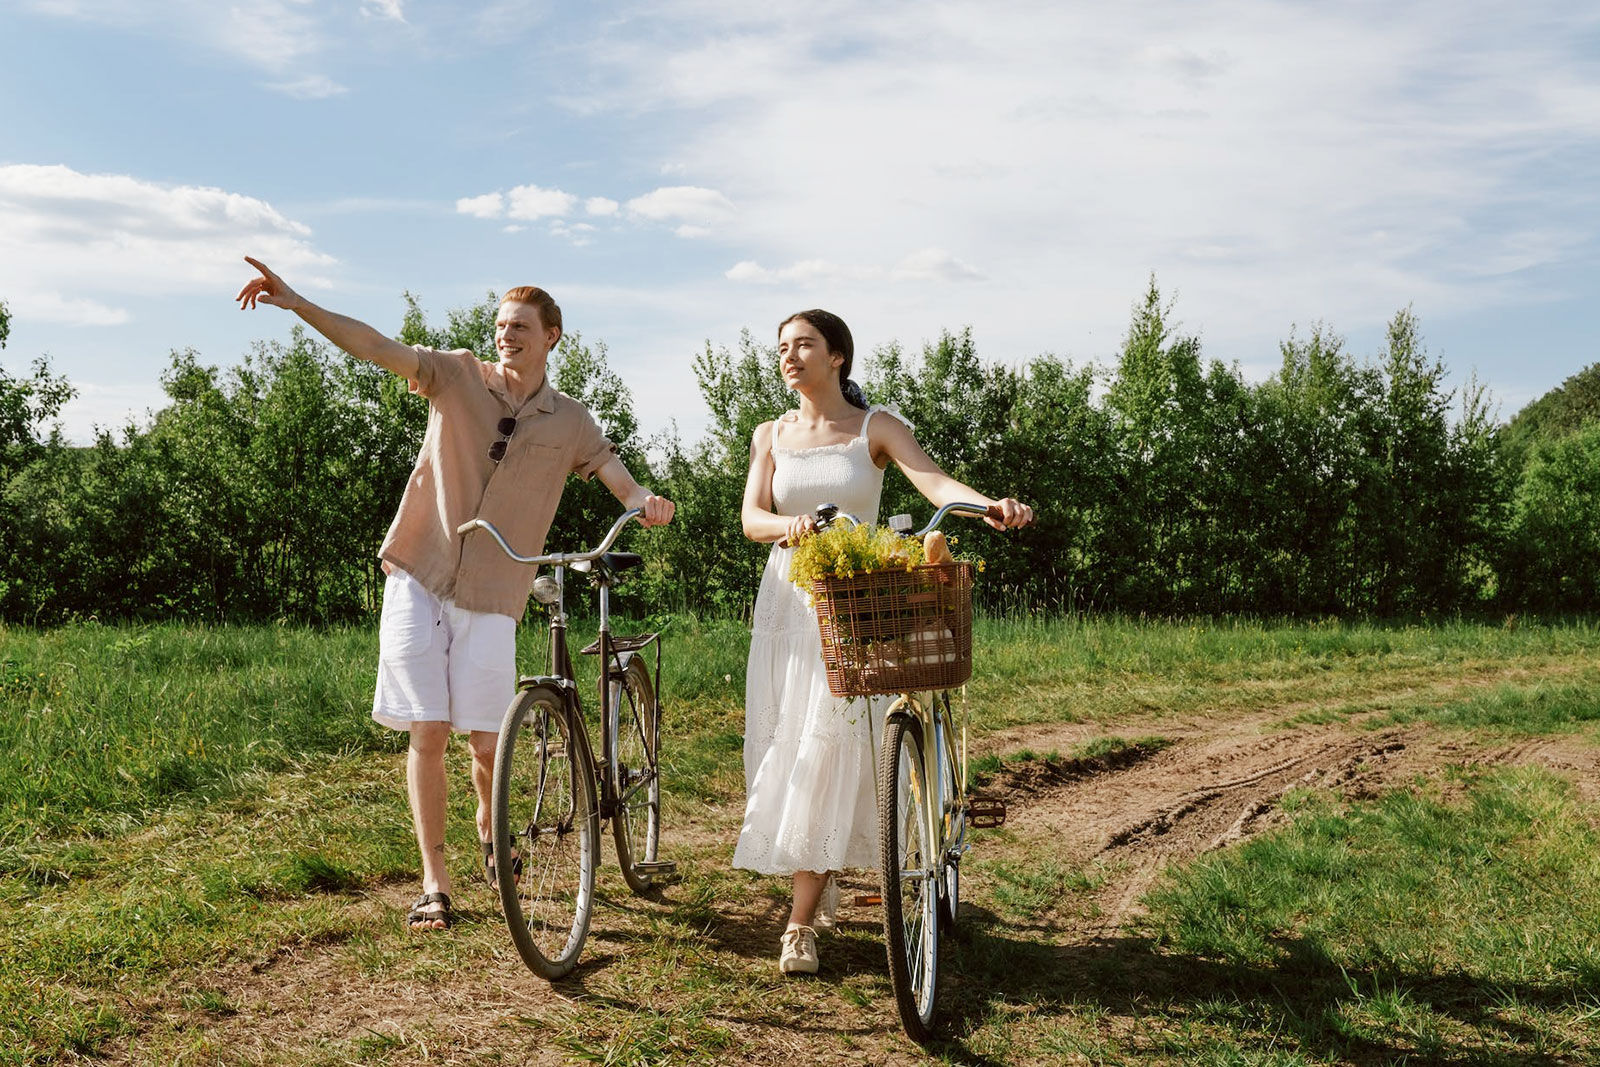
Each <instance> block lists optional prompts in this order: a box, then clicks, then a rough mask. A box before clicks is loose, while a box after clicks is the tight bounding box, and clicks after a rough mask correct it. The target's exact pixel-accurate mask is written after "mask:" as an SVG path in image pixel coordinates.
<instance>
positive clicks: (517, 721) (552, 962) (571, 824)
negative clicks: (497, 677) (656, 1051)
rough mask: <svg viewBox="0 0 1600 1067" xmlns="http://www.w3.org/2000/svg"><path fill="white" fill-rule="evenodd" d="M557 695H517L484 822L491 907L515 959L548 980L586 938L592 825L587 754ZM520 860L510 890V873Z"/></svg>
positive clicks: (561, 971) (541, 689)
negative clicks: (493, 887) (491, 861)
mask: <svg viewBox="0 0 1600 1067" xmlns="http://www.w3.org/2000/svg"><path fill="white" fill-rule="evenodd" d="M576 730H577V727H576V725H575V724H574V723H573V721H572V716H571V715H570V714H569V712H568V710H567V705H566V702H565V700H564V699H563V697H562V694H561V693H560V692H559V691H558V690H556V689H555V688H554V687H552V686H546V685H537V686H534V687H533V688H531V689H525V690H522V691H520V692H518V693H517V696H516V698H515V699H514V700H513V701H512V702H511V707H510V708H508V709H507V710H506V717H505V720H504V721H503V722H502V723H501V725H500V742H499V747H498V748H497V749H496V751H495V766H494V793H493V799H492V817H493V824H494V825H493V831H494V855H495V871H496V881H497V882H498V883H499V887H500V905H501V907H502V908H503V909H504V912H505V917H506V925H507V926H508V927H509V928H510V930H511V940H512V942H513V943H514V944H515V945H516V946H517V952H518V954H519V955H521V957H522V960H523V962H524V963H526V964H527V965H528V967H529V969H531V970H532V971H533V972H534V973H535V974H538V975H540V976H542V977H544V978H548V979H551V980H554V979H556V978H560V977H562V976H563V975H566V974H568V973H570V972H571V970H572V968H573V967H575V966H577V963H578V954H579V953H580V952H582V951H583V942H584V939H585V938H587V937H588V935H589V916H590V913H591V911H592V909H593V907H594V872H595V864H596V862H597V859H598V854H599V852H598V850H599V833H600V824H599V818H598V815H597V813H596V811H595V802H594V768H593V766H592V765H591V763H590V757H589V750H588V748H587V747H586V746H585V744H584V740H583V738H582V737H581V736H578V735H577V732H576ZM518 855H520V856H521V857H522V877H521V881H520V882H519V881H518V880H517V879H516V877H515V874H514V871H513V868H512V864H513V862H514V861H515V857H516V856H518Z"/></svg>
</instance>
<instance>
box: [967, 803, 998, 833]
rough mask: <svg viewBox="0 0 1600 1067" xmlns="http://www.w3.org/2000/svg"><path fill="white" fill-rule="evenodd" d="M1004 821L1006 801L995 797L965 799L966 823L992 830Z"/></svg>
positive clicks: (979, 828) (977, 827) (975, 827)
mask: <svg viewBox="0 0 1600 1067" xmlns="http://www.w3.org/2000/svg"><path fill="white" fill-rule="evenodd" d="M1005 823H1006V802H1005V801H1003V800H1000V799H997V798H995V797H972V798H970V799H968V801H967V825H968V826H971V827H973V828H974V829H978V830H993V829H994V828H995V827H997V826H1004V825H1005Z"/></svg>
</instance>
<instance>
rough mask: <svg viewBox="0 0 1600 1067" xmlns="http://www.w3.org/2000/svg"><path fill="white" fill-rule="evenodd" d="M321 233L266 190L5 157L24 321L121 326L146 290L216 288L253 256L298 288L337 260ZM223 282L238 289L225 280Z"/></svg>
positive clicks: (2, 175)
mask: <svg viewBox="0 0 1600 1067" xmlns="http://www.w3.org/2000/svg"><path fill="white" fill-rule="evenodd" d="M310 237H311V231H310V230H309V229H308V228H307V227H306V226H305V225H304V224H302V223H299V222H296V221H294V220H293V219H290V218H287V217H285V216H284V215H282V214H281V213H280V212H278V211H277V210H276V209H275V208H273V207H272V206H271V205H270V204H268V203H266V202H265V201H263V200H259V199H256V198H255V197H250V196H244V195H242V194H239V193H230V192H227V191H225V190H222V189H216V188H208V187H200V186H191V185H179V186H169V185H160V184H157V183H154V182H148V181H143V180H141V179H139V178H135V177H132V176H130V175H123V174H83V173H80V172H78V171H75V170H72V169H71V168H69V167H64V166H34V165H28V164H16V165H11V166H0V292H8V293H16V294H18V295H17V297H16V306H15V311H16V313H17V316H18V319H19V321H20V320H21V319H23V318H24V317H28V318H35V319H38V320H41V321H51V322H76V323H82V324H92V325H113V324H120V323H122V322H126V321H128V319H129V318H130V317H131V316H136V315H137V305H138V301H139V299H140V298H141V297H143V296H156V295H166V294H173V293H206V294H210V293H214V292H217V291H218V289H219V282H218V279H219V278H228V279H232V278H234V277H238V278H239V279H240V280H241V281H242V280H243V279H244V277H246V276H248V274H249V268H248V267H246V266H244V265H243V264H242V263H241V262H240V257H241V256H242V255H244V254H245V253H250V254H253V255H255V256H256V257H257V258H259V259H262V260H264V261H265V262H267V263H268V264H270V265H272V266H273V267H274V268H277V269H281V270H282V271H284V272H285V273H288V274H290V276H291V277H293V278H294V279H295V281H296V284H297V285H304V286H308V287H319V286H325V285H327V284H328V282H327V279H326V277H325V276H324V275H323V274H322V273H321V272H322V271H324V270H325V269H326V268H328V267H331V266H332V265H333V264H334V262H335V261H334V259H333V258H332V257H331V256H328V255H325V254H323V253H321V252H318V251H317V250H316V249H315V248H313V247H312V245H311V242H310ZM222 288H227V286H226V285H223V286H222Z"/></svg>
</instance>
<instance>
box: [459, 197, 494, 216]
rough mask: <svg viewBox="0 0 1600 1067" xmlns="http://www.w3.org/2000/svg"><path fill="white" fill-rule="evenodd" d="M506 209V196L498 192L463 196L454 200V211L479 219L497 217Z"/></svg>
mask: <svg viewBox="0 0 1600 1067" xmlns="http://www.w3.org/2000/svg"><path fill="white" fill-rule="evenodd" d="M505 209H506V198H505V197H503V196H501V195H500V194H499V193H484V194H483V195H482V196H464V197H462V198H461V199H460V200H457V201H456V211H458V212H460V213H461V214H463V215H471V216H473V217H474V218H480V219H497V218H499V217H500V216H501V214H502V213H503V212H504V211H505Z"/></svg>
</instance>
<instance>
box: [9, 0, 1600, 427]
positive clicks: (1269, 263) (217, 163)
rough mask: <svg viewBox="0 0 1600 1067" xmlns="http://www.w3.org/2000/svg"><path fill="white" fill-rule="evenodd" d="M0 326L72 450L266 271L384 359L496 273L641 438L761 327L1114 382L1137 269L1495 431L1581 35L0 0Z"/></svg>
mask: <svg viewBox="0 0 1600 1067" xmlns="http://www.w3.org/2000/svg"><path fill="white" fill-rule="evenodd" d="M0 53H3V55H4V62H3V63H0V104H3V111H0V114H3V116H4V119H3V123H0V299H3V300H5V301H6V302H7V304H8V305H9V306H10V308H11V311H12V313H13V315H14V320H15V321H14V324H13V330H12V337H11V341H10V344H9V345H8V347H7V348H6V349H5V351H4V352H3V353H0V361H3V364H4V366H5V367H6V368H7V370H9V371H10V372H11V373H19V372H22V371H24V370H25V368H26V366H27V364H28V362H29V361H31V359H32V358H33V357H35V356H37V355H40V354H48V355H49V356H50V358H51V360H52V364H53V366H54V368H55V369H56V370H57V371H58V372H61V373H64V374H66V375H67V376H68V377H69V378H70V379H71V380H72V382H73V383H74V384H75V385H76V386H77V388H78V389H79V393H80V395H79V397H78V399H77V400H75V401H74V402H73V403H72V405H71V406H70V407H69V408H68V410H67V412H66V413H65V416H64V420H63V421H64V424H65V426H66V429H67V431H68V432H69V434H71V435H72V436H73V437H75V438H78V439H85V438H87V437H88V435H89V433H90V430H91V427H92V426H94V425H95V424H100V425H119V424H121V423H122V422H123V421H124V420H125V419H126V418H127V417H128V414H129V413H130V412H131V413H133V414H134V415H135V416H139V415H141V414H142V413H143V412H145V411H146V410H148V409H151V408H155V407H159V406H161V405H162V403H163V397H162V395H161V392H160V387H159V380H158V379H159V375H160V372H161V369H162V368H163V367H164V366H165V365H166V363H167V358H168V353H169V352H170V351H171V350H172V349H182V348H188V347H193V348H195V349H197V350H198V351H199V353H200V356H201V358H202V360H203V361H205V362H208V363H216V364H231V363H233V362H235V361H237V360H238V359H239V358H240V357H241V356H242V354H243V353H245V352H246V351H247V350H248V348H249V346H250V343H251V342H252V341H254V340H258V339H274V338H284V337H286V336H287V335H288V332H289V328H290V326H291V325H292V323H293V322H294V321H295V320H294V319H293V317H292V316H290V315H287V314H285V313H283V312H281V311H279V310H277V309H271V308H262V309H259V310H257V311H255V312H250V313H241V312H240V311H238V310H237V309H236V308H235V306H234V305H233V304H232V303H231V301H230V298H231V296H232V294H233V293H234V292H235V291H236V290H237V289H238V287H239V285H240V284H242V283H243V281H244V280H245V279H246V278H247V277H248V276H249V270H248V268H247V267H245V265H244V264H243V262H242V261H241V260H240V257H241V256H243V255H244V254H246V253H250V254H254V255H256V256H258V257H259V258H262V259H265V260H266V261H267V262H268V263H270V264H271V265H273V266H274V267H275V268H277V269H278V270H279V272H280V273H282V274H283V275H284V276H285V277H286V278H288V279H289V281H290V282H291V283H293V284H295V285H296V286H297V287H299V288H301V289H302V291H304V292H305V293H306V294H307V295H308V296H310V297H311V298H312V299H314V300H316V301H318V302H319V303H322V304H325V305H326V306H329V307H331V308H334V309H335V310H338V311H342V312H345V313H347V314H350V315H354V316H356V317H358V318H361V319H364V320H366V321H368V322H371V323H372V324H373V325H375V326H377V327H379V328H380V329H383V330H385V331H386V332H391V333H392V332H395V331H396V330H397V329H398V326H399V321H400V315H401V312H402V308H403V305H402V302H401V297H400V294H401V292H402V290H406V289H409V290H410V291H412V292H414V293H416V294H418V295H419V296H420V297H421V299H422V301H423V305H424V307H425V308H427V309H428V311H429V312H430V314H431V315H432V316H433V317H435V318H442V316H443V314H444V312H445V311H446V310H448V309H449V308H452V307H458V306H462V305H465V304H468V303H472V302H475V301H477V300H479V299H481V298H482V297H483V295H484V294H485V293H486V292H488V291H490V290H495V291H501V290H504V289H506V288H509V287H510V286H513V285H519V284H537V285H542V286H544V287H545V288H547V289H549V290H550V291H551V292H552V293H553V294H554V295H555V297H556V299H557V300H558V301H559V302H560V303H561V305H562V307H563V310H564V313H565V317H566V321H567V324H568V328H569V330H577V331H579V332H581V333H582V334H583V336H584V338H585V339H586V340H588V341H591V342H593V341H604V342H605V343H606V344H607V346H608V348H609V353H610V359H611V362H612V364H613V366H614V367H616V368H617V369H618V370H619V371H620V372H621V373H622V374H623V375H624V376H625V377H626V378H627V380H628V382H629V383H630V385H631V386H632V388H633V392H634V397H635V406H636V409H637V412H638V415H639V417H640V421H641V423H642V426H643V428H644V429H645V430H646V431H655V430H659V429H661V428H663V427H665V426H666V424H667V423H668V421H669V420H671V419H676V420H677V421H678V423H679V425H680V428H681V430H682V431H683V432H684V434H685V436H687V437H689V438H690V439H693V438H694V437H696V436H698V434H699V432H700V430H701V429H702V428H703V426H704V422H705V413H704V410H703V406H702V405H701V402H700V399H699V395H698V392H697V390H696V387H695V383H694V377H693V373H692V371H691V361H692V359H693V357H694V355H695V354H696V353H697V352H698V351H701V350H702V349H703V348H704V346H705V344H706V343H707V342H708V341H709V342H710V343H712V344H716V345H728V346H732V345H735V344H736V343H737V341H738V337H739V331H740V329H741V328H744V327H749V328H750V329H752V330H753V331H754V332H755V333H756V334H757V335H758V336H759V337H763V338H765V337H767V336H768V335H770V334H771V333H772V332H773V330H774V329H775V325H776V323H777V322H778V321H779V320H780V319H781V318H783V317H784V316H785V315H787V314H788V313H789V312H791V311H794V310H797V309H799V308H802V307H813V306H821V307H826V308H829V309H830V310H834V311H836V312H838V313H839V314H841V315H843V316H844V318H845V319H846V320H847V321H848V322H849V323H850V324H851V326H852V329H853V330H854V332H855V335H856V339H857V345H858V348H859V349H860V350H861V351H863V352H865V351H866V350H869V349H870V348H872V347H873V346H875V345H879V344H882V343H885V342H888V341H891V340H899V341H900V342H901V343H903V344H905V345H907V346H910V347H916V346H919V345H920V344H921V343H922V342H923V341H925V340H927V339H930V338H932V337H934V336H936V335H937V334H938V332H939V331H940V330H941V329H943V328H950V329H959V328H961V327H963V326H968V325H970V326H971V327H972V328H973V330H974V333H975V336H976V339H977V343H978V349H979V352H980V353H981V354H983V355H984V356H985V357H986V358H989V359H993V360H999V361H1005V362H1017V361H1021V360H1026V359H1028V358H1031V357H1032V356H1035V355H1038V354H1040V353H1044V352H1050V353H1054V354H1055V355H1058V356H1060V357H1062V358H1065V359H1069V360H1072V361H1074V362H1077V363H1083V362H1098V363H1102V364H1106V363H1109V362H1111V361H1112V360H1113V359H1114V356H1115V352H1116V349H1117V345H1118V342H1119V340H1120V338H1121V336H1122V334H1123V332H1124V330H1125V328H1126V325H1127V321H1128V316H1129V310H1130V307H1131V305H1132V304H1133V302H1134V301H1135V300H1136V299H1137V298H1138V297H1139V296H1140V295H1141V293H1142V291H1143V288H1144V286H1145V284H1146V281H1147V279H1148V278H1149V276H1150V275H1151V273H1152V272H1153V273H1154V274H1155V275H1156V277H1157V280H1158V282H1159V284H1160V285H1161V287H1162V289H1163V291H1164V292H1166V293H1167V294H1168V295H1169V296H1174V297H1176V301H1177V303H1176V315H1177V317H1178V319H1179V320H1180V322H1181V324H1182V327H1183V328H1184V329H1185V330H1186V331H1187V332H1191V333H1197V334H1199V335H1200V336H1201V338H1202V340H1203V342H1204V351H1205V354H1206V355H1207V356H1208V357H1210V358H1216V359H1221V360H1224V361H1226V362H1230V363H1232V362H1237V363H1238V364H1239V366H1240V367H1241V369H1242V370H1243V371H1244V373H1245V374H1246V376H1247V377H1250V378H1251V379H1253V380H1259V379H1260V378H1263V377H1265V376H1266V375H1267V374H1269V373H1271V371H1272V370H1273V369H1274V368H1275V367H1276V365H1277V362H1278V355H1277V345H1278V342H1279V341H1280V340H1282V339H1283V338H1284V337H1285V336H1287V335H1288V333H1289V331H1290V329H1291V327H1293V326H1295V325H1297V324H1298V326H1299V327H1300V328H1301V330H1302V331H1303V330H1304V329H1305V328H1306V327H1307V326H1309V325H1310V324H1311V323H1312V322H1315V321H1322V322H1325V323H1326V324H1328V325H1329V326H1330V327H1331V328H1332V329H1334V330H1335V331H1337V332H1339V333H1341V334H1343V335H1344V336H1345V337H1346V338H1347V340H1348V345H1349V348H1350V350H1351V351H1352V352H1354V353H1355V354H1357V355H1358V356H1368V355H1372V354H1373V353H1375V352H1376V351H1377V349H1378V347H1379V344H1380V343H1381V338H1382V332H1383V326H1384V324H1385V322H1386V321H1387V320H1388V319H1389V318H1390V317H1391V316H1392V315H1393V314H1394V313H1395V311H1396V310H1398V309H1400V308H1402V307H1405V306H1406V305H1408V304H1409V305H1412V306H1414V308H1415V310H1416V312H1417V314H1418V316H1419V317H1420V320H1421V323H1422V328H1423V332H1424V336H1425V339H1426V341H1427V343H1428V345H1429V347H1430V349H1431V350H1432V351H1433V352H1434V353H1435V354H1436V355H1438V356H1440V357H1441V358H1442V359H1443V360H1444V361H1445V363H1446V364H1447V365H1448V366H1449V368H1450V369H1451V372H1452V380H1453V381H1454V382H1457V383H1459V382H1460V381H1462V380H1464V379H1465V377H1466V375H1467V374H1468V373H1469V372H1471V371H1473V370H1476V372H1477V374H1478V376H1479V377H1480V378H1481V379H1482V380H1483V381H1485V382H1486V383H1487V384H1488V385H1489V386H1490V389H1491V391H1492V393H1493V395H1494V396H1495V397H1496V398H1497V399H1498V400H1499V402H1500V405H1501V411H1502V415H1503V416H1506V417H1509V415H1510V414H1512V413H1514V412H1515V410H1516V409H1517V408H1518V407H1520V406H1521V405H1522V404H1524V403H1526V402H1527V401H1528V400H1530V399H1532V398H1533V397H1535V396H1537V395H1539V394H1540V393H1542V392H1543V391H1545V390H1546V389H1548V388H1550V387H1552V386H1554V385H1557V384H1559V383H1560V382H1561V381H1562V380H1563V379H1564V378H1566V377H1567V376H1569V375H1570V374H1573V373H1575V372H1576V371H1578V370H1579V369H1581V368H1582V367H1584V366H1586V365H1588V364H1589V363H1591V362H1593V361H1595V360H1596V359H1597V358H1600V355H1597V353H1596V344H1595V337H1596V330H1595V326H1594V316H1593V314H1592V312H1591V308H1590V304H1591V299H1592V294H1593V293H1594V292H1595V291H1596V282H1597V281H1600V278H1597V273H1600V272H1597V231H1600V214H1597V211H1596V204H1595V197H1596V195H1597V194H1596V189H1597V183H1596V182H1595V180H1594V175H1595V173H1596V172H1597V164H1600V151H1597V149H1600V9H1596V8H1594V7H1593V5H1590V4H1583V3H1542V2H1539V0H1530V2H1524V3H1521V4H1517V5H1510V4H1504V3H1472V2H1450V3H1433V2H1422V3H1413V4H1393V3H1390V2H1383V3H1343V4H1308V3H1285V2H1271V3H1269V2H1263V0H1230V2H1218V3H1213V2H1173V3H1145V4H1126V5H1108V4H1103V3H1102V4H1072V3H1060V2H1048V3H1030V2H1016V3H994V2H992V0H990V2H976V0H974V2H939V0H932V2H917V3H910V2H895V0H887V2H881V3H871V4H867V3H856V4H839V3H828V2H817V3H808V4H803V5H800V4H776V5H753V4H749V3H733V2H722V0H657V2H652V3H648V4H640V5H629V4H592V5H582V6H579V5H566V4H557V3H553V2H551V3H540V2H521V0H507V2H503V3H488V4H477V5H472V4H443V3H428V2H423V0H346V2H339V3H330V2H317V0H257V2H254V3H251V4H249V5H243V4H233V3H230V2H228V0H0Z"/></svg>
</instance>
